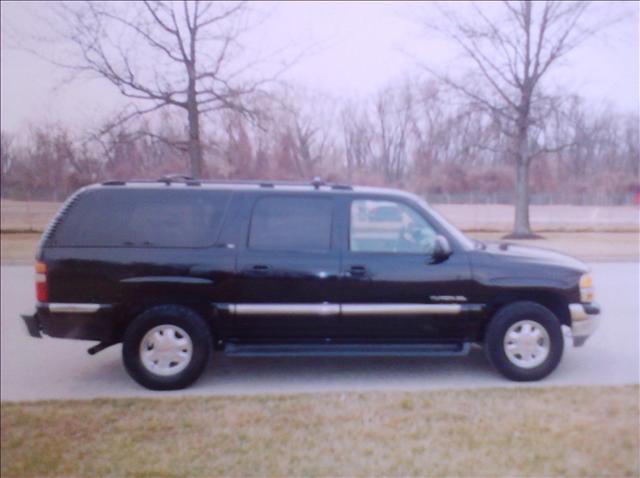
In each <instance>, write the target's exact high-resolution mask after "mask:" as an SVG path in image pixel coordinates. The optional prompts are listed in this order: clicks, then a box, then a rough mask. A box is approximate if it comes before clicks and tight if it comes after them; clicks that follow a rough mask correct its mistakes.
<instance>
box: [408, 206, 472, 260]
mask: <svg viewBox="0 0 640 478" xmlns="http://www.w3.org/2000/svg"><path fill="white" fill-rule="evenodd" d="M416 199H417V201H418V202H419V203H420V206H422V207H423V208H424V209H426V210H427V211H429V213H430V214H431V215H432V216H433V217H434V218H435V219H436V220H437V221H438V222H439V223H440V224H441V225H442V227H444V228H445V229H446V230H447V232H448V233H449V234H451V236H453V237H454V238H455V239H456V241H458V242H459V243H460V245H462V247H463V248H465V249H466V250H471V249H474V248H475V246H474V245H473V241H472V240H471V239H469V238H468V237H467V236H465V235H464V234H463V233H462V232H461V231H460V230H459V229H458V228H457V227H455V226H454V225H453V224H451V223H450V222H449V221H447V220H446V219H445V218H444V216H442V215H441V214H440V213H439V212H438V211H436V210H435V209H433V208H432V207H431V206H430V205H429V203H428V202H427V201H425V200H424V199H422V198H421V197H419V196H416Z"/></svg>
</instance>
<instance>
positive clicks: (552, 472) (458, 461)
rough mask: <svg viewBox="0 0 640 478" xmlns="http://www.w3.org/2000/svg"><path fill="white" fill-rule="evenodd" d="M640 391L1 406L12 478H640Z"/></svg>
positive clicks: (5, 460) (6, 469) (5, 466)
mask: <svg viewBox="0 0 640 478" xmlns="http://www.w3.org/2000/svg"><path fill="white" fill-rule="evenodd" d="M638 393H639V389H638V386H624V387H567V388H545V389H527V388H509V389H491V390H474V391H429V392H412V393H409V392H375V393H327V394H313V395H311V394H301V395H282V396H245V397H207V398H201V397H189V398H177V399H176V398H158V399H113V400H92V401H49V402H34V403H24V402H23V403H9V402H3V403H2V404H1V417H2V431H1V433H2V445H1V455H2V456H1V459H2V460H1V462H2V468H1V472H2V476H3V477H11V476H21V477H22V476H136V477H146V476H160V477H174V476H175V477H178V476H328V475H331V476H345V475H349V476H382V475H384V476H445V475H446V476H502V475H509V476H615V477H622V476H638V474H639V472H640V468H639V464H638V450H639V448H640V443H639V437H638V433H639V430H638V417H639V408H638Z"/></svg>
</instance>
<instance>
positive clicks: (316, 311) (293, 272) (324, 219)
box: [232, 193, 340, 339]
mask: <svg viewBox="0 0 640 478" xmlns="http://www.w3.org/2000/svg"><path fill="white" fill-rule="evenodd" d="M335 208H336V202H335V200H334V197H333V196H332V195H329V194H322V193H315V194H314V193H273V194H256V195H255V197H254V198H253V201H252V204H251V208H250V213H249V216H250V220H249V223H248V224H247V228H246V234H245V237H246V239H245V240H244V241H243V243H242V244H240V245H239V250H238V263H237V269H236V270H237V276H236V277H237V280H238V283H237V287H236V291H237V297H236V300H235V304H234V305H233V306H232V307H233V311H232V312H233V315H234V319H233V321H234V335H236V337H238V338H242V339H251V338H253V339H258V338H260V339H279V338H281V339H317V338H322V337H327V336H331V335H332V334H333V333H334V332H335V330H336V327H337V325H338V324H337V322H338V318H339V302H338V297H337V294H338V290H337V288H338V272H339V263H340V257H339V253H338V251H337V249H336V247H335V241H334V232H333V223H334V210H335Z"/></svg>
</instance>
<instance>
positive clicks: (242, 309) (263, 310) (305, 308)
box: [229, 304, 340, 315]
mask: <svg viewBox="0 0 640 478" xmlns="http://www.w3.org/2000/svg"><path fill="white" fill-rule="evenodd" d="M229 310H230V312H231V313H232V314H235V315H338V314H339V313H340V306H339V305H338V304H230V305H229Z"/></svg>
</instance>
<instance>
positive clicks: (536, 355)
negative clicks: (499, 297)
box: [484, 302, 564, 381]
mask: <svg viewBox="0 0 640 478" xmlns="http://www.w3.org/2000/svg"><path fill="white" fill-rule="evenodd" d="M484 348H485V353H486V355H487V357H488V359H489V361H490V362H491V363H492V365H493V366H494V367H495V368H496V369H497V370H498V371H499V372H500V373H501V374H502V375H504V376H505V377H507V378H509V379H511V380H516V381H533V380H540V379H542V378H544V377H546V376H547V375H549V374H550V373H551V372H553V370H554V369H555V368H556V367H557V366H558V363H559V362H560V359H561V358H562V352H563V348H564V341H563V338H562V329H561V327H560V322H559V321H558V319H557V318H556V316H555V315H554V314H553V312H551V311H550V310H549V309H547V308H546V307H543V306H542V305H540V304H537V303H535V302H515V303H512V304H509V305H507V306H505V307H503V308H502V309H500V310H499V311H498V312H497V313H496V314H495V316H494V317H493V318H492V319H491V322H490V323H489V326H488V327H487V332H486V335H485V343H484Z"/></svg>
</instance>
